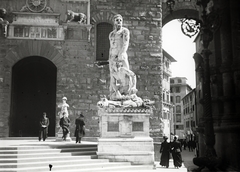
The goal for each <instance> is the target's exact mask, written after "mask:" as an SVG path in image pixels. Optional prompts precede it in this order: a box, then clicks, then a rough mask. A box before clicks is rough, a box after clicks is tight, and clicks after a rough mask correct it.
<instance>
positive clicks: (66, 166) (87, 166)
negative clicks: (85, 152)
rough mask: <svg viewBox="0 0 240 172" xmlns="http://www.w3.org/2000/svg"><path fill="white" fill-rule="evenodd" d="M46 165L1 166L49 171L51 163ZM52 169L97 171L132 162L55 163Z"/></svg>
mask: <svg viewBox="0 0 240 172" xmlns="http://www.w3.org/2000/svg"><path fill="white" fill-rule="evenodd" d="M43 165H45V166H40V167H25V168H18V167H17V168H0V172H43V171H49V164H43ZM52 165H53V167H52V171H67V172H68V171H69V169H71V170H76V171H87V170H88V171H91V170H92V171H95V170H96V169H101V170H103V169H105V168H111V167H115V169H119V168H121V167H122V166H124V167H126V166H128V167H131V164H130V163H129V162H117V163H115V162H101V163H94V165H93V164H92V163H85V164H67V163H65V164H61V165H55V164H52Z"/></svg>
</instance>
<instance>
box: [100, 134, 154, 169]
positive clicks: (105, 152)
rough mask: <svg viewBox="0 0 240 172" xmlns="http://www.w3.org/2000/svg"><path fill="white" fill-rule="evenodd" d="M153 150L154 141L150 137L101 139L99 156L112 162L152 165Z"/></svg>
mask: <svg viewBox="0 0 240 172" xmlns="http://www.w3.org/2000/svg"><path fill="white" fill-rule="evenodd" d="M153 149H154V148H153V139H152V138H150V137H134V138H112V139H111V138H99V140H98V152H97V155H98V158H99V159H109V160H110V161H112V162H131V163H132V164H148V165H152V164H154V150H153Z"/></svg>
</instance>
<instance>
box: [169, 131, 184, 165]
mask: <svg viewBox="0 0 240 172" xmlns="http://www.w3.org/2000/svg"><path fill="white" fill-rule="evenodd" d="M171 152H172V157H173V164H174V166H175V168H179V167H181V166H182V155H181V152H182V146H181V143H180V142H179V141H178V137H177V136H174V139H173V142H172V143H171Z"/></svg>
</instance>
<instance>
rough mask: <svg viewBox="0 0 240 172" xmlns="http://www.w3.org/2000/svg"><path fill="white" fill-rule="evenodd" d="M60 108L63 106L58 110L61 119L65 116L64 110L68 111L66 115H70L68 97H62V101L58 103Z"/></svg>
mask: <svg viewBox="0 0 240 172" xmlns="http://www.w3.org/2000/svg"><path fill="white" fill-rule="evenodd" d="M58 108H61V111H60V112H58V115H59V116H60V119H61V118H62V117H63V112H65V113H66V116H67V117H68V115H69V114H68V108H69V105H68V104H67V97H63V98H62V103H60V104H59V105H58Z"/></svg>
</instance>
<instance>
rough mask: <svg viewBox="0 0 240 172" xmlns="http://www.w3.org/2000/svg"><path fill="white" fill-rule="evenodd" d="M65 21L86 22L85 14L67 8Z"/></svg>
mask: <svg viewBox="0 0 240 172" xmlns="http://www.w3.org/2000/svg"><path fill="white" fill-rule="evenodd" d="M67 22H78V23H82V24H86V23H87V16H86V15H85V14H84V13H76V12H73V11H72V10H67Z"/></svg>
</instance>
